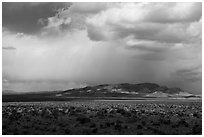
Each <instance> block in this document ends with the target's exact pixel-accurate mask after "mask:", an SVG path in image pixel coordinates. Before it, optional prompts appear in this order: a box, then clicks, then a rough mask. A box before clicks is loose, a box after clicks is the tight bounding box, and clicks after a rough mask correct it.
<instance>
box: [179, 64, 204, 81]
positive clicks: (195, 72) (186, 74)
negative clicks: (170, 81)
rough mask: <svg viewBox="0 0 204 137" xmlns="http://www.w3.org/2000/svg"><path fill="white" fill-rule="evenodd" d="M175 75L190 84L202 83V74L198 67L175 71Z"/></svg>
mask: <svg viewBox="0 0 204 137" xmlns="http://www.w3.org/2000/svg"><path fill="white" fill-rule="evenodd" d="M176 75H177V76H178V77H181V78H184V79H186V80H189V81H191V82H197V81H202V72H201V68H200V66H199V67H196V68H188V69H180V70H178V71H176Z"/></svg>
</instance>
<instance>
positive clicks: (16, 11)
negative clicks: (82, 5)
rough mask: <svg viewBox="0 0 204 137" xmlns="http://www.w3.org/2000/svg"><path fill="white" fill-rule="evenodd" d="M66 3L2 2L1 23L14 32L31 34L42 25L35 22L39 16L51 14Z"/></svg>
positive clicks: (65, 5) (66, 5)
mask: <svg viewBox="0 0 204 137" xmlns="http://www.w3.org/2000/svg"><path fill="white" fill-rule="evenodd" d="M68 5H70V3H45V2H38V3H37V2H36V3H35V2H33V3H32V2H31V3H30V2H12V3H11V2H3V3H2V18H3V20H2V25H3V27H6V28H8V29H9V30H11V31H14V32H23V33H29V34H33V33H36V32H38V31H40V29H41V28H42V27H43V26H42V25H41V24H39V23H37V22H38V20H39V19H40V18H47V17H50V16H53V15H55V13H56V12H57V10H58V9H59V8H63V7H68Z"/></svg>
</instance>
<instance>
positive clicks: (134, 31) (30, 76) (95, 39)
mask: <svg viewBox="0 0 204 137" xmlns="http://www.w3.org/2000/svg"><path fill="white" fill-rule="evenodd" d="M45 5H46V4H45ZM48 5H49V4H48ZM48 5H47V6H48ZM57 5H58V4H57ZM59 5H61V4H59ZM38 6H39V5H38ZM38 6H37V5H36V8H37V7H38ZM53 6H54V5H52V6H51V7H53ZM201 6H202V4H201V3H72V4H68V6H65V7H64V5H61V6H60V7H58V8H57V10H55V11H54V12H52V14H50V13H49V14H47V15H46V16H38V18H37V19H35V21H34V22H35V23H36V24H37V25H38V26H40V28H38V30H37V31H38V33H25V32H22V31H13V29H12V27H10V26H5V25H3V32H2V36H3V37H2V39H3V47H6V46H9V47H14V48H16V49H18V50H13V52H6V50H3V53H2V54H3V59H2V65H3V67H2V71H3V73H2V75H3V77H4V78H5V79H7V80H8V81H9V82H10V85H9V87H7V88H11V87H12V85H13V88H15V87H16V88H18V89H20V87H24V88H25V89H24V90H30V89H31V88H29V87H32V88H33V87H35V86H37V87H39V89H38V90H40V87H42V89H43V90H44V89H49V88H50V89H56V88H60V87H61V89H66V87H67V88H68V87H69V86H68V85H69V84H68V83H70V82H73V83H77V84H76V85H78V84H79V85H80V84H81V83H82V84H84V83H86V84H88V85H90V84H91V85H94V84H103V83H122V82H130V83H140V82H155V83H158V84H161V85H167V86H179V87H181V88H184V90H191V89H194V90H195V92H201V86H200V80H201V79H200V75H201V66H199V65H200V64H201V61H202V52H201V51H202V50H201V49H202V39H201V36H202V31H201V30H202V18H201ZM48 7H50V6H48ZM31 9H32V8H31ZM37 9H38V8H37ZM40 9H41V8H40ZM19 10H20V9H19ZM9 14H11V13H10V12H9ZM33 14H34V13H33ZM30 15H32V14H30ZM30 15H29V16H30ZM3 20H4V18H3ZM22 21H23V20H21V21H20V20H19V22H20V23H22ZM10 23H11V22H10ZM14 24H15V22H13V24H12V25H11V26H13V25H14ZM23 24H24V23H23ZM28 24H29V25H31V26H32V23H28ZM24 25H25V24H24ZM17 26H18V25H17ZM20 26H21V25H20ZM33 29H34V28H33ZM32 32H33V31H32ZM196 66H199V67H198V69H193V68H195V67H196ZM186 69H187V70H186ZM188 70H189V71H188ZM196 78H197V79H196ZM199 79H200V80H199ZM25 81H26V82H27V83H25ZM55 82H61V83H63V84H53V83H55ZM29 83H30V85H29ZM186 83H187V84H186ZM25 84H26V86H23V85H25ZM52 84H53V86H49V85H52ZM27 85H29V86H27ZM71 85H74V84H71ZM20 90H22V88H21V89H20Z"/></svg>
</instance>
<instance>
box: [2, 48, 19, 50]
mask: <svg viewBox="0 0 204 137" xmlns="http://www.w3.org/2000/svg"><path fill="white" fill-rule="evenodd" d="M2 49H3V50H16V48H14V47H2Z"/></svg>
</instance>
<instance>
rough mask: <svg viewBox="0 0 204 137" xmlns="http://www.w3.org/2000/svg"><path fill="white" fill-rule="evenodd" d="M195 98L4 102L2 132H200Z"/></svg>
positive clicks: (200, 108)
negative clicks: (189, 99) (193, 99)
mask: <svg viewBox="0 0 204 137" xmlns="http://www.w3.org/2000/svg"><path fill="white" fill-rule="evenodd" d="M201 105H202V104H201V102H194V101H180V100H178V101H175V100H174V101H170V100H169V101H153V100H151V101H147V100H145V101H133V100H132V101H128V100H126V101H124V100H123V101H107V100H106V101H99V100H98V101H71V102H35V103H31V102H27V103H25V102H22V103H21V102H18V103H11V102H8V103H5V102H4V103H3V107H2V115H3V116H2V133H3V135H10V134H16V135H17V134H24V135H26V134H29V135H35V134H47V135H48V134H58V135H59V134H75V135H76V134H83V135H84V134H96V135H97V134H102V135H104V134H115V135H118V134H134V135H136V134H139V135H142V134H145V135H157V134H161V135H165V134H167V135H172V134H177V135H178V134H182V135H185V134H191V135H195V134H196V135H197V134H202V133H201V132H202V106H201Z"/></svg>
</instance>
